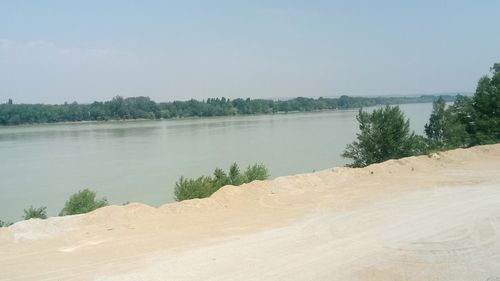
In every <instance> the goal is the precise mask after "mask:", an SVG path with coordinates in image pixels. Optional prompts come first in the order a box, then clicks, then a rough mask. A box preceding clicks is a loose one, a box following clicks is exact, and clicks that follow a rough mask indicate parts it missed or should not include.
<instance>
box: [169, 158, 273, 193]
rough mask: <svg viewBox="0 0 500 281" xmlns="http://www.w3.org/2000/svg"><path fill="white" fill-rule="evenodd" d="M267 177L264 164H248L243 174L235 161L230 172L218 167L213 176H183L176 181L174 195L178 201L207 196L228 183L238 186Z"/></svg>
mask: <svg viewBox="0 0 500 281" xmlns="http://www.w3.org/2000/svg"><path fill="white" fill-rule="evenodd" d="M267 178H269V172H268V170H267V168H266V167H265V166H264V165H262V164H254V165H251V166H248V167H247V169H246V170H245V172H244V173H243V174H242V173H241V172H240V168H239V167H238V165H237V164H236V163H233V164H232V165H231V167H229V172H228V173H226V172H224V171H223V170H222V169H220V168H217V169H215V171H214V173H213V177H210V176H201V177H199V178H196V179H186V178H185V177H181V178H180V179H179V181H178V182H176V183H175V190H174V196H175V200H176V201H182V200H187V199H194V198H206V197H209V196H210V195H212V194H213V193H214V192H216V191H217V190H219V189H220V188H221V187H223V186H225V185H228V184H231V185H235V186H238V185H242V184H244V183H248V182H251V181H254V180H265V179H267Z"/></svg>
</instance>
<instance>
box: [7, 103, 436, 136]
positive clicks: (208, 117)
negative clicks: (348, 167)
mask: <svg viewBox="0 0 500 281" xmlns="http://www.w3.org/2000/svg"><path fill="white" fill-rule="evenodd" d="M427 103H432V102H430V101H429V102H408V103H398V104H392V105H403V104H427ZM384 105H385V104H375V105H369V106H364V107H375V106H384ZM364 107H351V108H333V109H318V110H309V111H288V112H284V111H283V112H274V113H254V114H235V115H220V116H189V117H178V118H159V119H147V118H137V119H110V120H82V121H62V122H46V123H25V124H19V125H0V130H1V129H2V128H22V127H35V126H47V125H85V124H111V123H135V122H137V123H139V122H145V121H176V120H201V119H213V118H227V117H243V116H269V115H287V114H300V113H321V112H334V111H347V110H359V109H360V108H364Z"/></svg>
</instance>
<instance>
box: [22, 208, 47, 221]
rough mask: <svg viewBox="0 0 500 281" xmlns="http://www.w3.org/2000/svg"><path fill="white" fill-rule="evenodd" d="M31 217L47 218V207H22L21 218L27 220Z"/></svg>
mask: <svg viewBox="0 0 500 281" xmlns="http://www.w3.org/2000/svg"><path fill="white" fill-rule="evenodd" d="M33 218H38V219H46V218H47V207H39V208H35V207H33V206H30V207H29V208H28V209H24V216H23V219H25V220H29V219H33Z"/></svg>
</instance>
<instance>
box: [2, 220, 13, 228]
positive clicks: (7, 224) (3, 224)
mask: <svg viewBox="0 0 500 281" xmlns="http://www.w3.org/2000/svg"><path fill="white" fill-rule="evenodd" d="M10 225H12V223H11V222H6V221H3V220H0V227H7V226H10Z"/></svg>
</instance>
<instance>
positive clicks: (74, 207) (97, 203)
mask: <svg viewBox="0 0 500 281" xmlns="http://www.w3.org/2000/svg"><path fill="white" fill-rule="evenodd" d="M96 195H97V194H96V192H95V191H91V190H89V189H84V190H80V191H78V192H77V193H75V194H73V195H71V197H70V198H69V199H68V201H66V204H65V205H64V208H63V209H62V210H61V212H60V213H59V215H60V216H67V215H76V214H84V213H88V212H90V211H93V210H95V209H99V208H101V207H104V206H107V205H108V200H107V199H106V198H105V197H104V198H102V199H97V198H96Z"/></svg>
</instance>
